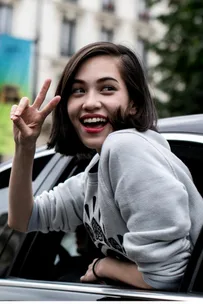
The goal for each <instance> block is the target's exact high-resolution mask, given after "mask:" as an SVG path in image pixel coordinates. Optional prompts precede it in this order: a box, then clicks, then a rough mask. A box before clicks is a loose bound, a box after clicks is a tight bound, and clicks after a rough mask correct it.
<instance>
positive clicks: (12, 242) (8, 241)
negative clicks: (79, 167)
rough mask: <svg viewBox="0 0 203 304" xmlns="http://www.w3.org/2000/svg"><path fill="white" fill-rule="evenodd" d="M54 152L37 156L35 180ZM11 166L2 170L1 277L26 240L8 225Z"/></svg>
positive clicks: (0, 215)
mask: <svg viewBox="0 0 203 304" xmlns="http://www.w3.org/2000/svg"><path fill="white" fill-rule="evenodd" d="M53 155H54V154H48V155H45V156H41V157H39V158H35V160H34V167H33V181H34V180H36V178H37V176H38V175H39V173H40V172H41V170H42V169H43V168H44V167H45V166H46V164H47V163H48V162H49V161H50V159H51V158H52V157H53ZM10 172H11V168H10V165H8V164H7V166H5V170H4V167H3V166H1V172H0V277H2V276H3V275H4V274H5V273H6V271H7V270H8V269H9V268H10V267H11V264H12V262H13V259H14V257H15V255H16V252H17V251H18V249H19V247H20V245H21V243H22V242H23V240H24V234H22V233H19V232H17V231H13V230H12V229H10V228H9V227H8V225H7V219H8V184H9V178H10Z"/></svg>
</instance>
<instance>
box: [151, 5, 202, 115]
mask: <svg viewBox="0 0 203 304" xmlns="http://www.w3.org/2000/svg"><path fill="white" fill-rule="evenodd" d="M159 2H161V0H148V5H149V6H153V5H155V4H157V3H159ZM158 19H159V21H160V22H161V23H163V24H164V25H165V26H166V29H167V30H166V34H165V36H164V37H163V39H161V40H160V41H157V42H155V43H150V44H149V46H148V47H149V49H151V50H152V51H154V52H155V53H156V54H157V55H158V56H160V62H159V64H157V65H156V67H155V68H154V69H153V70H152V75H151V76H152V79H153V74H154V72H156V73H157V72H160V73H161V75H162V78H161V80H160V81H159V82H158V83H157V84H156V87H157V88H158V89H160V90H161V91H163V92H165V93H166V94H167V95H168V96H169V102H168V103H167V104H164V105H163V104H162V105H160V106H158V109H159V112H160V115H161V116H169V115H172V116H174V115H182V114H195V113H203V1H202V0H168V10H167V12H166V14H163V15H161V16H158ZM160 101H161V100H158V102H160Z"/></svg>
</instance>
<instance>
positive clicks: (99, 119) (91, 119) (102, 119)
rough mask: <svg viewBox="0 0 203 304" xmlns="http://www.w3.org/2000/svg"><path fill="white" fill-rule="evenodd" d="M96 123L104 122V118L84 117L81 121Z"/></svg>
mask: <svg viewBox="0 0 203 304" xmlns="http://www.w3.org/2000/svg"><path fill="white" fill-rule="evenodd" d="M95 122H96V123H97V122H103V123H105V122H106V119H105V118H99V117H98V118H96V117H94V118H85V119H84V120H83V123H95Z"/></svg>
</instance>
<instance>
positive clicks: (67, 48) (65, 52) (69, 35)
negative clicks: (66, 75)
mask: <svg viewBox="0 0 203 304" xmlns="http://www.w3.org/2000/svg"><path fill="white" fill-rule="evenodd" d="M75 30H76V23H75V20H68V19H66V18H64V19H63V22H62V26H61V55H62V56H71V55H72V54H73V53H74V52H75Z"/></svg>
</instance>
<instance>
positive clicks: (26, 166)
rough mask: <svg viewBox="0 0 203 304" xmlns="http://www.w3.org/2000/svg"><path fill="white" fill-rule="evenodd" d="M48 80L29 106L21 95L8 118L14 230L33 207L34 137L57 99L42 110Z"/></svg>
mask: <svg viewBox="0 0 203 304" xmlns="http://www.w3.org/2000/svg"><path fill="white" fill-rule="evenodd" d="M50 83H51V80H50V79H47V80H46V81H45V82H44V85H43V87H42V89H41V91H40V93H39V95H38V96H37V98H36V99H35V102H34V103H33V104H32V105H29V100H28V98H27V97H23V98H22V99H21V100H20V102H19V105H14V106H12V109H11V114H10V117H11V120H12V121H13V133H14V140H15V145H16V149H15V156H14V160H13V165H12V170H11V176H10V183H9V214H8V225H9V226H10V227H11V228H13V229H16V230H19V231H22V232H26V230H27V225H28V221H29V218H30V214H31V211H32V206H33V195H32V166H33V158H34V153H35V146H36V141H37V138H38V136H39V134H40V132H41V127H42V125H43V122H44V120H45V118H46V117H47V115H48V114H49V113H51V111H52V110H53V109H54V108H55V106H56V105H57V104H58V102H59V101H60V97H59V96H55V97H54V98H53V99H52V100H51V101H50V102H49V103H48V104H47V105H46V106H45V107H44V108H43V109H42V110H39V108H40V106H41V105H42V103H43V101H44V99H45V97H46V94H47V91H48V89H49V86H50Z"/></svg>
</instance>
